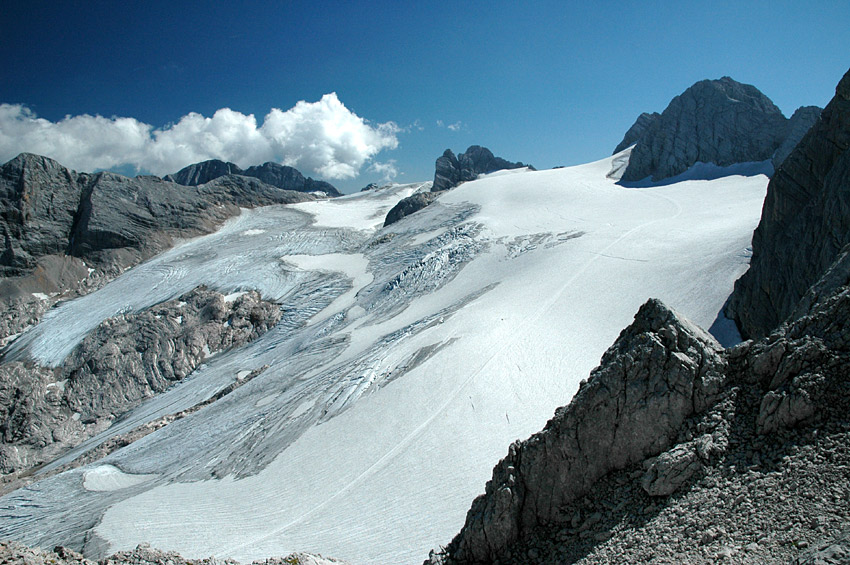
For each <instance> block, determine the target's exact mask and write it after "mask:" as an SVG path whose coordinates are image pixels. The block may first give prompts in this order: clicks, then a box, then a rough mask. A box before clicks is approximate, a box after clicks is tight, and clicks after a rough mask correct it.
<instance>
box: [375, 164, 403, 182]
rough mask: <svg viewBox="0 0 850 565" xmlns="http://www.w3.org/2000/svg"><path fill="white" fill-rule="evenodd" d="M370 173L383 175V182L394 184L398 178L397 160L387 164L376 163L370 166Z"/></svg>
mask: <svg viewBox="0 0 850 565" xmlns="http://www.w3.org/2000/svg"><path fill="white" fill-rule="evenodd" d="M368 171H369V172H370V173H378V174H379V175H381V180H383V181H384V182H392V181H393V180H395V178H396V177H397V176H398V168H396V166H395V159H390V160H388V161H387V162H386V163H379V162H377V161H375V162H374V163H372V164H371V165H369V169H368Z"/></svg>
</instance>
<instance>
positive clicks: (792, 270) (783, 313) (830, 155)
mask: <svg viewBox="0 0 850 565" xmlns="http://www.w3.org/2000/svg"><path fill="white" fill-rule="evenodd" d="M847 244H850V71H848V72H847V74H845V75H844V78H842V80H841V82H840V83H839V84H838V86H837V87H836V91H835V97H834V98H833V99H832V101H831V102H830V103H829V104H828V105H827V107H826V108H825V109H824V110H823V113H822V114H821V116H820V119H819V120H818V121H817V123H816V124H815V125H814V126H813V127H812V128H811V129H810V130H809V132H808V133H807V134H806V135H805V136H804V137H803V139H802V140H801V141H800V143H799V144H798V145H797V146H796V148H795V149H794V151H792V152H791V154H790V155H789V156H788V157H787V158H786V159H785V161H784V162H783V164H782V166H781V167H780V168H779V170H778V171H777V172H776V174H775V175H774V176H773V178H772V179H771V181H770V184H769V185H768V187H767V197H766V198H765V202H764V209H763V211H762V217H761V221H760V222H759V225H758V227H757V228H756V230H755V232H754V233H753V257H752V259H751V261H750V268H749V270H748V271H747V272H746V273H745V274H744V275H743V276H742V277H741V278H740V279H739V280H738V281H737V282H736V283H735V291H734V293H733V294H732V297H731V299H730V301H729V305H728V308H727V316H729V317H730V318H733V319H735V321H736V322H737V323H738V327H739V328H740V329H741V333H742V335H744V336H745V337H761V336H764V335H767V334H768V333H769V332H770V331H771V330H772V329H773V328H775V327H776V326H778V325H779V324H780V323H781V322H782V321H783V320H784V319H785V318H786V317H787V316H789V315H790V314H791V313H792V312H793V311H794V308H795V306H796V305H797V303H798V302H799V300H800V299H801V298H802V297H803V296H804V295H805V294H806V292H807V290H809V287H811V286H812V285H813V284H814V283H815V282H817V281H818V279H820V277H821V276H822V275H823V273H824V272H825V271H826V270H827V269H828V268H829V267H830V265H832V264H833V262H834V261H835V260H836V258H837V257H838V255H839V253H840V252H841V250H842V248H843V247H844V246H845V245H847Z"/></svg>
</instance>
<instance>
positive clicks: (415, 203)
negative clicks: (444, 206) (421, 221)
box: [384, 192, 439, 227]
mask: <svg viewBox="0 0 850 565" xmlns="http://www.w3.org/2000/svg"><path fill="white" fill-rule="evenodd" d="M437 196H439V194H437V193H434V192H417V193H416V194H412V195H410V196H408V197H407V198H402V199H401V200H399V202H398V204H396V205H395V206H393V207H392V209H390V211H389V212H387V217H386V219H385V220H384V227H387V226H389V225H391V224H394V223H396V222H397V221H399V220H400V219H402V218H404V217H405V216H409V215H411V214H413V213H414V212H418V211H419V210H421V209H422V208H425V207H426V206H428V205H430V204H431V203H432V202H433V201H434V200H436V199H437Z"/></svg>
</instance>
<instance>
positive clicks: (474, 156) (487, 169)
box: [431, 145, 530, 192]
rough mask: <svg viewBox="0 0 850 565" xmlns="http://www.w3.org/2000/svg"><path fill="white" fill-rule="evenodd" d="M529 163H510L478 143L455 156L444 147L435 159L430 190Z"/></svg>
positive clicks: (453, 185) (438, 189) (451, 185)
mask: <svg viewBox="0 0 850 565" xmlns="http://www.w3.org/2000/svg"><path fill="white" fill-rule="evenodd" d="M527 166H530V165H524V164H522V163H521V162H516V163H511V162H510V161H506V160H505V159H502V158H501V157H496V156H495V155H493V152H492V151H490V150H489V149H487V148H486V147H481V146H480V145H472V146H470V147H469V148H467V150H466V151H464V152H463V153H461V154H460V155H458V156H457V157H455V154H454V153H453V152H452V150H451V149H446V150H445V151H444V152H443V154H442V156H440V157H439V158H438V159H437V163H436V165H435V168H436V171H435V172H434V184H433V186H432V187H431V191H432V192H440V191H443V190H448V189H450V188H452V187H455V186H457V185H459V184H460V183H462V182H466V181H470V180H475V179H476V178H478V175H483V174H486V173H492V172H494V171H501V170H503V169H521V168H522V167H527Z"/></svg>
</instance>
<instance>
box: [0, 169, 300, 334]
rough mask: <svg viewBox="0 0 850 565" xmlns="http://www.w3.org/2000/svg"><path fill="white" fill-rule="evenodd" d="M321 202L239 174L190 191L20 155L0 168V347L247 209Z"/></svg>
mask: <svg viewBox="0 0 850 565" xmlns="http://www.w3.org/2000/svg"><path fill="white" fill-rule="evenodd" d="M314 198H315V196H313V195H309V194H305V193H301V192H295V191H290V190H282V189H280V188H277V187H275V186H271V185H269V184H266V183H264V182H262V181H260V180H258V179H255V178H250V177H245V176H238V175H227V176H222V177H219V178H216V179H215V180H213V181H211V182H208V183H206V184H203V185H200V186H198V187H191V188H190V187H186V186H181V185H179V184H175V183H173V182H166V181H164V180H162V179H160V178H158V177H154V176H139V177H135V178H128V177H124V176H122V175H118V174H114V173H109V172H101V173H94V174H89V173H77V172H75V171H72V170H70V169H67V168H66V167H63V166H62V165H60V164H59V163H58V162H56V161H54V160H52V159H48V158H47V157H41V156H38V155H32V154H28V153H22V154H21V155H18V156H17V157H15V158H14V159H12V160H11V161H9V162H8V163H6V164H4V165H2V166H0V235H2V237H3V242H4V243H3V249H2V252H0V314H2V316H0V345H2V343H3V341H5V340H6V338H8V337H10V336H13V335H15V334H17V333H19V332H21V331H22V330H23V329H24V328H26V327H27V326H29V325H32V324H33V323H35V322H36V321H37V320H38V319H39V317H40V316H41V314H43V313H44V312H45V311H46V310H47V309H48V308H49V307H50V306H51V305H52V304H54V303H55V302H56V301H57V300H59V299H65V298H72V297H74V296H77V295H80V294H86V293H88V292H90V291H92V290H94V289H95V288H98V287H100V286H102V285H103V284H105V283H106V282H107V281H109V280H111V279H112V278H114V277H115V276H117V275H118V274H120V273H121V272H122V271H124V270H125V269H127V268H128V267H131V266H133V265H136V264H138V263H139V262H141V261H144V260H145V259H148V258H150V257H152V256H154V255H156V254H157V253H160V252H162V251H164V250H165V249H168V248H169V247H171V246H172V245H173V244H174V241H175V239H177V238H186V237H194V236H198V235H202V234H206V233H211V232H212V231H214V230H215V229H216V228H217V227H218V226H219V225H221V223H222V222H224V221H225V220H226V219H228V218H230V217H232V216H235V215H237V214H239V209H240V207H245V208H251V207H256V206H266V205H269V204H289V203H294V202H303V201H306V200H311V199H314Z"/></svg>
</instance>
